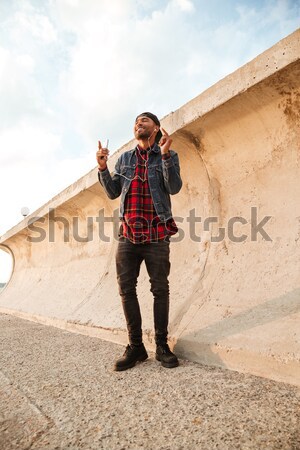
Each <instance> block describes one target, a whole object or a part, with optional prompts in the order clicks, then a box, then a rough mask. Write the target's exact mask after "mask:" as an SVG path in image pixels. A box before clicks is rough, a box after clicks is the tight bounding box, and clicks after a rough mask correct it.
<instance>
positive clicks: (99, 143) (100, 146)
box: [98, 141, 102, 150]
mask: <svg viewBox="0 0 300 450" xmlns="http://www.w3.org/2000/svg"><path fill="white" fill-rule="evenodd" d="M98 148H99V150H102V145H101V142H100V141H98Z"/></svg>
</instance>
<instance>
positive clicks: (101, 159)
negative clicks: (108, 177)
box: [96, 141, 109, 169]
mask: <svg viewBox="0 0 300 450" xmlns="http://www.w3.org/2000/svg"><path fill="white" fill-rule="evenodd" d="M108 155H109V150H108V148H106V147H105V148H103V147H102V145H101V142H100V141H98V150H97V153H96V159H97V163H98V166H99V168H100V169H106V161H107V159H108Z"/></svg>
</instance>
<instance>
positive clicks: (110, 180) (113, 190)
mask: <svg viewBox="0 0 300 450" xmlns="http://www.w3.org/2000/svg"><path fill="white" fill-rule="evenodd" d="M120 160H121V157H120V158H119V159H118V161H117V162H116V165H115V170H114V173H113V176H111V174H110V172H109V170H108V168H107V169H106V170H103V171H101V170H98V179H99V182H100V184H101V185H102V186H103V188H104V190H105V192H106V194H107V196H108V197H109V198H110V199H112V200H113V199H114V198H117V197H119V195H120V194H121V192H122V184H121V175H120V168H121V161H120Z"/></svg>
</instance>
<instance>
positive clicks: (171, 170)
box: [98, 144, 182, 222]
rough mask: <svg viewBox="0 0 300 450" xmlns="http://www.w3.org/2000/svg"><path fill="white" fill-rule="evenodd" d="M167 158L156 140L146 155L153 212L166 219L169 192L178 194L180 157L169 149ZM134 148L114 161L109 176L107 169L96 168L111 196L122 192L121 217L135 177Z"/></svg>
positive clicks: (168, 206) (102, 183)
mask: <svg viewBox="0 0 300 450" xmlns="http://www.w3.org/2000/svg"><path fill="white" fill-rule="evenodd" d="M170 154H171V156H170V158H167V159H162V155H161V151H160V147H159V146H158V145H157V144H155V146H154V147H153V148H152V150H151V152H150V154H149V159H148V183H149V189H150V193H151V197H152V200H153V204H154V207H155V210H156V213H157V215H158V217H159V218H160V220H161V221H163V222H165V221H167V220H168V219H170V218H171V217H172V211H171V200H170V194H171V195H173V194H177V192H179V191H180V189H181V187H182V180H181V177H180V167H179V159H178V155H177V153H176V152H174V151H173V150H170ZM135 167H136V149H133V150H129V151H127V152H125V153H123V154H122V155H121V156H120V157H119V159H118V161H117V162H116V165H115V171H114V173H113V175H112V176H111V175H110V173H109V170H108V169H106V170H104V171H100V170H99V171H98V178H99V181H100V184H101V185H102V186H103V188H104V190H105V192H106V194H107V196H108V197H109V198H110V199H114V198H117V197H119V195H121V204H120V217H121V218H123V215H124V206H125V198H126V194H127V192H128V190H129V188H130V184H131V181H132V179H133V178H134V174H135Z"/></svg>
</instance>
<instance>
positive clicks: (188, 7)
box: [175, 0, 195, 12]
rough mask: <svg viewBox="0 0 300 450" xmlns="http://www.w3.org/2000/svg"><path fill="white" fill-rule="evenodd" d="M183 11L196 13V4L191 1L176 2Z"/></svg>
mask: <svg viewBox="0 0 300 450" xmlns="http://www.w3.org/2000/svg"><path fill="white" fill-rule="evenodd" d="M175 3H177V4H178V6H179V7H180V9H182V11H187V12H193V11H195V7H194V4H193V2H192V1H191V0H175Z"/></svg>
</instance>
